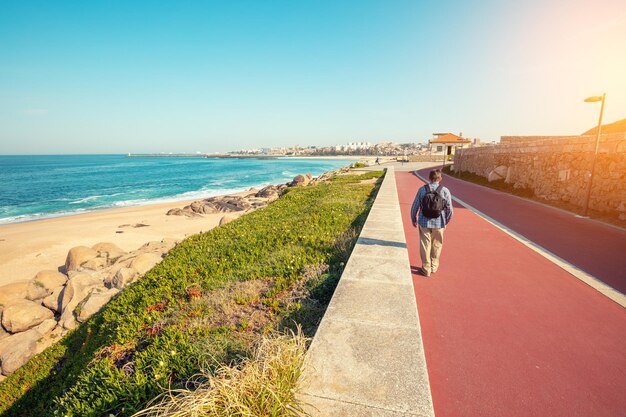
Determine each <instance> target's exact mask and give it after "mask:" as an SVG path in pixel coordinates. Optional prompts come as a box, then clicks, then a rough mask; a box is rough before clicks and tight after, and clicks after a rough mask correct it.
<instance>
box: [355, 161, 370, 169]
mask: <svg viewBox="0 0 626 417" xmlns="http://www.w3.org/2000/svg"><path fill="white" fill-rule="evenodd" d="M366 166H367V164H366V163H365V162H355V163H354V164H352V168H365V167H366Z"/></svg>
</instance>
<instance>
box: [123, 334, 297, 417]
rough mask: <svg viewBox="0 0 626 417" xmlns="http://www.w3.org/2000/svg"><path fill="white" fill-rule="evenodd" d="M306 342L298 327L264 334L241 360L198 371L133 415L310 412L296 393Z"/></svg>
mask: <svg viewBox="0 0 626 417" xmlns="http://www.w3.org/2000/svg"><path fill="white" fill-rule="evenodd" d="M307 343H308V340H307V338H305V337H304V336H303V335H302V333H301V332H300V331H297V332H296V333H290V334H287V335H279V334H272V335H264V336H262V338H261V339H260V341H259V342H258V343H257V344H256V346H255V348H254V349H253V354H252V356H251V357H250V358H246V359H244V360H243V361H242V362H241V363H240V364H239V365H238V366H226V365H222V366H220V367H219V368H218V370H217V371H216V372H215V374H214V375H211V374H208V373H203V374H201V375H198V376H197V377H195V378H192V380H190V381H189V382H188V384H187V388H185V389H178V390H170V391H168V392H166V393H164V394H162V395H161V396H159V397H157V398H156V399H155V400H153V401H152V402H151V404H152V405H150V406H149V407H148V408H146V409H144V410H142V411H140V412H139V413H136V414H134V416H133V417H139V416H150V417H201V416H202V417H205V416H206V417H217V416H220V417H222V416H237V417H255V416H259V417H261V416H262V417H299V416H307V415H308V414H307V413H306V412H305V411H303V408H302V407H303V404H302V403H301V402H300V401H299V400H298V398H297V397H296V393H297V391H298V388H299V386H298V378H299V377H300V374H301V373H302V367H303V362H304V356H305V353H306V349H307Z"/></svg>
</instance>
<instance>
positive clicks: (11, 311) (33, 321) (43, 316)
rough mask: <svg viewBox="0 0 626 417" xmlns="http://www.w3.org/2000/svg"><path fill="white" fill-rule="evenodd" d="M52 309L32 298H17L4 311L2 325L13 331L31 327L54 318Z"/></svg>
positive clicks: (21, 330)
mask: <svg viewBox="0 0 626 417" xmlns="http://www.w3.org/2000/svg"><path fill="white" fill-rule="evenodd" d="M53 318H54V314H53V313H52V311H50V310H48V309H47V308H45V307H43V306H42V305H41V304H39V303H36V302H34V301H30V300H15V301H13V303H12V304H9V305H8V306H5V308H4V310H3V312H2V326H3V327H4V328H5V329H7V330H8V331H10V332H11V333H17V332H23V331H26V330H28V329H31V328H33V327H35V326H37V325H39V324H41V323H42V322H43V321H44V320H49V319H53Z"/></svg>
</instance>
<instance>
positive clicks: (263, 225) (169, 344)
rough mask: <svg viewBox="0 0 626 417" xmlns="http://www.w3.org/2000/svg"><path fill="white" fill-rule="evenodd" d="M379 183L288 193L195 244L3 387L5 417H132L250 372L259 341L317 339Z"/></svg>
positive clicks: (352, 178)
mask: <svg viewBox="0 0 626 417" xmlns="http://www.w3.org/2000/svg"><path fill="white" fill-rule="evenodd" d="M381 175H382V172H368V173H365V174H363V175H360V176H359V175H345V176H337V177H335V178H333V179H331V180H330V181H328V182H325V183H321V184H318V185H316V186H310V187H302V188H290V189H288V191H287V192H286V193H285V194H284V195H283V196H282V197H281V198H280V199H279V200H277V201H276V202H274V203H273V204H271V205H270V206H269V207H267V208H265V209H262V210H258V211H255V212H252V213H250V214H248V215H246V216H244V217H241V218H240V219H238V220H236V221H234V222H232V223H229V224H227V225H225V226H222V227H219V228H217V229H213V230H211V231H209V232H207V233H202V234H198V235H195V236H192V237H190V238H188V239H186V240H185V241H183V242H182V243H181V244H180V245H178V246H177V247H176V248H174V249H173V250H172V251H171V252H170V253H169V254H168V256H167V257H166V258H165V260H164V261H163V262H162V263H161V264H159V265H157V266H156V267H155V268H153V269H152V270H151V271H149V272H148V273H147V274H146V275H145V276H144V277H143V278H142V279H141V280H139V281H138V282H137V283H135V284H133V285H131V286H130V287H128V288H126V289H125V290H124V291H123V292H122V293H121V294H119V296H117V297H116V298H114V299H113V300H112V301H111V302H110V303H109V304H108V305H107V306H106V307H105V308H104V309H103V310H102V311H100V312H99V313H98V314H96V315H94V316H93V317H92V318H91V319H90V320H88V321H87V322H86V323H84V324H82V325H81V326H80V327H79V328H77V329H76V330H75V331H73V332H71V333H69V334H68V335H67V336H66V337H64V338H63V339H62V340H61V341H60V342H59V343H57V344H56V345H54V346H53V347H51V348H49V349H47V350H46V351H44V352H43V353H42V354H40V355H38V356H36V357H34V358H33V359H31V360H30V361H29V362H28V363H27V364H26V365H24V366H23V367H22V368H20V369H19V370H18V371H16V372H15V373H14V374H12V375H11V376H10V377H8V378H7V379H6V380H5V381H4V382H3V383H2V384H0V412H2V413H3V416H34V415H42V416H43V415H57V416H94V417H95V416H98V417H99V416H102V415H106V414H107V413H112V414H114V415H116V416H128V415H132V414H133V413H136V412H138V411H140V410H142V409H143V408H144V407H145V405H146V404H147V402H148V401H149V400H150V399H152V398H154V397H156V396H158V395H159V394H161V393H162V392H164V391H165V390H166V389H167V388H168V387H171V388H182V387H183V385H184V382H185V381H187V380H188V379H189V378H191V377H192V376H193V375H196V374H197V373H198V372H200V371H203V372H205V373H207V374H208V375H213V374H215V372H216V371H219V370H221V371H219V372H218V374H219V375H221V374H222V373H223V372H224V371H223V370H224V369H225V368H224V365H229V364H230V365H235V366H236V365H237V364H240V363H242V360H243V359H244V358H246V357H249V356H250V354H251V353H252V352H254V349H253V347H254V346H255V343H257V342H258V340H259V337H260V335H262V334H265V333H271V332H273V331H274V330H284V329H286V328H294V327H295V326H297V325H301V326H302V329H303V332H304V334H305V335H311V334H313V333H314V331H315V329H316V326H317V324H318V323H319V320H320V318H321V315H322V314H323V311H324V310H325V308H326V305H327V304H328V302H329V300H330V297H331V296H332V292H333V291H334V288H335V285H336V283H337V280H338V279H339V276H340V275H341V272H342V270H343V266H344V264H345V262H346V261H347V258H348V256H349V253H350V251H351V250H352V247H353V245H354V242H355V240H356V237H357V236H358V231H359V230H360V228H361V226H362V224H363V222H364V221H365V218H366V216H367V212H368V211H369V207H370V205H371V203H372V200H373V196H374V195H375V190H376V185H375V184H373V183H372V182H371V181H368V180H371V179H374V178H378V177H379V176H381ZM244 368H245V365H243V367H237V366H236V369H244ZM268 415H277V416H278V415H281V414H268Z"/></svg>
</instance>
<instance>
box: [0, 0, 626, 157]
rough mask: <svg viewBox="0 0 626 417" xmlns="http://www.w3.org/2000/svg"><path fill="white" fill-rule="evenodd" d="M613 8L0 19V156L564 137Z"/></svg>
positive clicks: (272, 4) (135, 4)
mask: <svg viewBox="0 0 626 417" xmlns="http://www.w3.org/2000/svg"><path fill="white" fill-rule="evenodd" d="M625 40H626V2H624V1H623V0H598V1H591V0H584V1H583V0H572V1H567V2H563V1H558V0H545V1H540V0H530V1H526V2H516V1H503V2H497V1H489V0H484V1H479V2H463V1H440V2H420V1H404V0H394V1H369V0H364V1H304V0H303V1H297V2H293V1H268V2H255V1H237V2H210V1H206V2H202V1H197V2H193V1H192V2H184V3H178V2H162V1H131V2H108V1H107V2H105V1H90V2H80V1H64V2H46V1H39V2H35V1H28V0H26V1H13V2H2V3H0V154H42V153H44V154H45V153H48V154H63V153H128V152H132V153H140V152H196V151H202V152H227V151H231V150H235V149H246V148H259V147H288V146H293V145H296V144H300V145H302V146H308V145H315V146H332V145H337V144H344V143H348V142H354V141H363V142H371V143H378V142H383V141H393V142H397V143H406V142H418V143H419V142H425V141H427V140H428V139H430V138H431V135H432V133H433V132H452V133H455V134H458V133H459V132H463V134H464V136H466V137H470V138H480V139H481V140H482V141H483V142H491V141H497V140H498V139H499V137H500V136H506V135H567V134H581V133H582V132H584V131H586V130H587V129H589V128H591V127H593V126H594V125H595V124H596V123H597V118H598V113H599V106H598V105H596V104H598V103H596V104H590V103H584V102H583V99H584V98H585V97H588V96H592V95H600V94H602V93H604V92H606V93H607V100H606V108H605V114H604V120H605V122H606V123H610V122H614V121H616V120H618V119H623V118H625V117H626V76H624V74H626V54H624V42H625Z"/></svg>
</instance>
